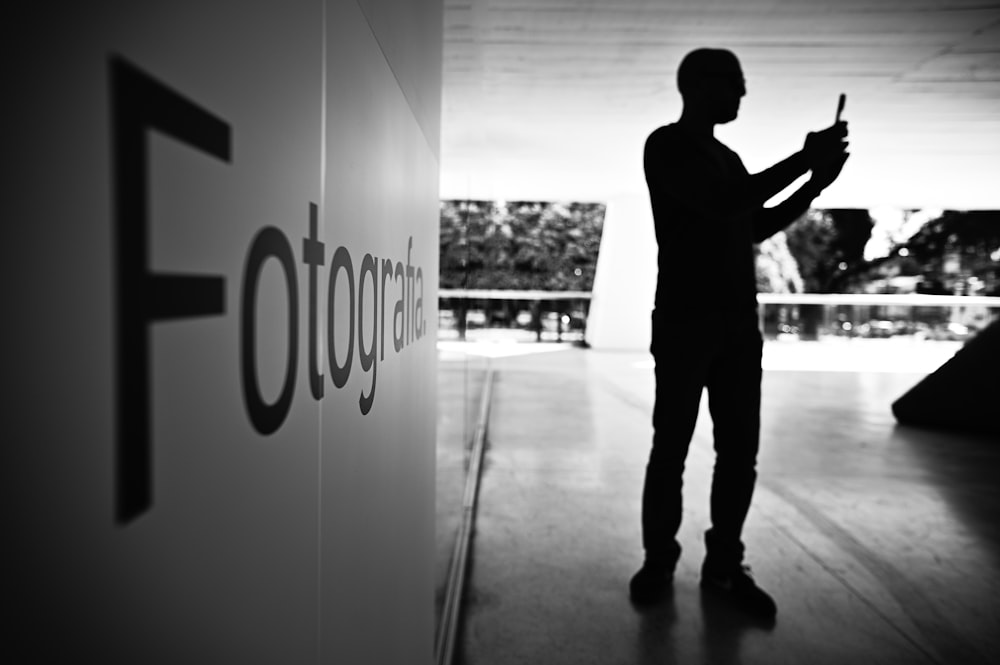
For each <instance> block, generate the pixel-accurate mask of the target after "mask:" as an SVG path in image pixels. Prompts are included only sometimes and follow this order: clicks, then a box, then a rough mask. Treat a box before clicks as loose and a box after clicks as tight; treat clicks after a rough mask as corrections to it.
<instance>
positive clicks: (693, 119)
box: [677, 110, 715, 138]
mask: <svg viewBox="0 0 1000 665" xmlns="http://www.w3.org/2000/svg"><path fill="white" fill-rule="evenodd" d="M677 124H679V125H680V126H681V127H683V128H684V129H686V130H687V131H689V132H691V133H692V134H695V135H697V136H702V137H705V138H714V137H715V123H714V122H711V121H708V120H705V118H704V117H698V116H696V115H694V114H693V113H691V112H689V111H687V110H685V111H684V112H683V113H681V117H680V119H679V120H678V121H677Z"/></svg>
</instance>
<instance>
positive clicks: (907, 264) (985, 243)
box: [889, 210, 1000, 295]
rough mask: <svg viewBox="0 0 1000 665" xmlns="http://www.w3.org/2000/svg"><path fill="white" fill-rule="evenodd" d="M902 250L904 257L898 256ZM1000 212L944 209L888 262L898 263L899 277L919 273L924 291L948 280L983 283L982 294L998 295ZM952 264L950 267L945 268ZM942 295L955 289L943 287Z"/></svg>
mask: <svg viewBox="0 0 1000 665" xmlns="http://www.w3.org/2000/svg"><path fill="white" fill-rule="evenodd" d="M904 247H905V249H906V256H905V257H904V256H901V255H900V250H901V249H903V248H904ZM998 255H1000V211H997V210H974V211H967V212H958V211H955V210H947V211H945V212H944V213H943V214H942V215H941V216H940V217H938V218H937V219H935V220H933V221H930V222H928V223H927V224H925V225H924V226H923V227H922V228H921V229H920V230H919V231H917V232H916V233H915V234H914V235H913V237H911V238H910V239H909V240H908V241H907V242H906V243H905V245H902V246H900V247H897V248H895V249H894V251H893V253H892V255H891V256H890V257H889V259H890V260H894V261H896V262H898V263H900V264H901V265H900V272H901V273H902V274H919V275H921V276H923V278H924V289H923V290H925V291H927V292H937V291H936V290H935V287H934V285H937V286H939V287H944V285H945V284H946V283H947V282H948V281H949V278H950V277H952V276H954V277H960V278H961V279H963V280H967V279H968V278H969V277H976V278H978V279H980V280H982V281H983V283H984V284H985V289H984V293H983V295H1000V262H998V260H997V258H996V257H997V256H998ZM948 263H951V265H950V266H948V265H946V264H948ZM940 292H942V293H954V292H955V291H954V287H949V288H942V290H941V291H940Z"/></svg>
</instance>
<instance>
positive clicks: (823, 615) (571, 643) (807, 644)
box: [458, 348, 1000, 665]
mask: <svg viewBox="0 0 1000 665" xmlns="http://www.w3.org/2000/svg"><path fill="white" fill-rule="evenodd" d="M495 355H496V357H494V358H493V359H492V361H491V362H492V363H493V367H494V368H495V369H496V372H497V373H496V379H495V381H496V383H495V388H494V399H493V407H492V413H491V417H490V427H489V436H488V446H489V447H488V449H487V452H486V459H485V467H484V468H485V470H484V474H483V479H482V487H481V491H480V506H479V513H478V519H477V524H476V531H475V538H474V541H473V553H472V557H473V558H472V562H471V569H470V578H469V587H468V589H467V595H466V604H465V614H464V625H463V629H462V634H461V636H460V637H461V642H460V653H459V659H458V660H459V662H461V663H464V664H465V665H510V664H514V663H544V664H546V665H556V664H559V663H566V664H573V665H585V664H589V663H594V664H601V665H609V664H615V663H621V664H636V663H637V664H644V663H743V664H745V665H751V664H754V663H761V664H765V663H766V664H767V665H777V664H781V663H788V664H790V665H791V664H796V665H798V664H801V663H809V665H819V664H821V663H830V664H831V665H833V664H841V663H852V662H855V663H865V664H867V663H886V664H894V663H899V664H901V665H902V664H904V663H905V664H911V663H941V664H944V663H988V662H997V660H998V658H1000V616H998V610H997V608H998V605H997V601H996V599H997V598H998V597H1000V528H998V526H997V525H998V524H1000V489H998V487H997V484H996V481H995V478H997V477H998V476H997V472H998V470H1000V446H997V445H995V444H992V443H991V442H984V441H982V440H979V441H976V440H973V439H967V438H964V437H956V436H952V435H942V434H939V433H928V432H923V431H918V430H907V429H902V428H896V427H895V423H894V421H893V419H892V415H891V413H890V412H889V404H890V403H891V402H892V400H893V399H895V398H896V397H897V396H899V395H900V394H902V393H903V392H905V390H906V389H908V388H909V387H910V386H911V385H913V384H914V383H916V382H917V381H918V380H919V378H920V376H921V375H919V374H916V375H915V374H900V373H893V372H890V371H884V372H867V373H860V372H845V371H840V372H824V371H812V372H801V371H778V370H770V371H766V372H765V376H764V406H763V414H762V416H763V424H762V452H761V456H760V460H759V465H758V469H759V472H760V481H759V483H758V487H757V493H756V496H755V499H754V505H753V507H752V508H751V513H750V517H749V519H748V522H747V526H746V530H745V534H744V535H745V541H746V543H747V551H748V562H749V563H751V564H752V565H753V568H754V572H755V576H756V577H757V579H758V581H759V583H760V584H761V585H762V586H763V587H764V588H766V589H768V590H769V591H770V592H772V594H773V595H774V596H775V599H776V601H777V603H778V608H779V609H778V620H777V625H776V626H775V627H774V628H773V629H771V630H766V629H761V628H758V627H755V626H754V625H753V624H752V623H749V622H747V621H745V620H744V619H743V617H742V616H741V615H740V614H739V613H738V612H736V611H733V610H731V609H730V608H728V607H726V606H720V605H719V604H718V603H713V602H710V601H711V599H708V598H704V599H703V598H702V596H701V594H700V592H699V589H698V571H699V566H700V564H701V558H702V556H703V554H704V546H703V544H702V538H701V534H702V531H703V530H704V529H705V528H706V527H707V526H708V520H707V514H708V489H707V488H708V482H709V478H710V474H711V466H712V463H713V453H712V451H711V422H710V420H709V418H708V417H707V412H704V411H703V414H702V416H701V418H700V420H699V424H698V428H697V430H696V433H695V438H694V441H693V442H692V446H691V453H690V455H689V458H688V469H687V472H686V475H685V502H686V505H685V516H684V524H683V526H682V530H681V533H680V536H679V537H680V540H681V543H682V545H683V547H684V553H683V555H682V558H681V561H680V564H679V568H678V571H677V574H676V580H675V585H674V587H675V590H674V595H673V598H672V599H671V600H670V601H668V602H667V603H665V605H664V606H662V607H660V608H657V609H656V610H653V611H647V612H639V611H637V610H636V609H634V608H633V607H632V605H631V604H630V603H629V600H628V595H627V583H628V579H629V577H630V576H631V574H632V573H633V572H634V571H635V569H636V568H637V567H638V566H639V564H640V563H641V557H642V552H641V546H640V532H639V497H640V493H641V489H642V488H641V483H642V474H643V469H644V466H645V461H646V456H647V454H648V449H649V443H650V438H651V426H650V422H649V421H650V413H651V409H652V399H653V376H652V368H651V363H650V362H649V357H648V355H646V354H629V353H606V352H596V351H593V350H589V351H587V350H581V349H575V348H561V349H559V350H558V351H552V352H547V353H538V354H532V355H527V356H517V355H515V356H510V355H505V354H502V353H499V354H495ZM703 408H704V403H703Z"/></svg>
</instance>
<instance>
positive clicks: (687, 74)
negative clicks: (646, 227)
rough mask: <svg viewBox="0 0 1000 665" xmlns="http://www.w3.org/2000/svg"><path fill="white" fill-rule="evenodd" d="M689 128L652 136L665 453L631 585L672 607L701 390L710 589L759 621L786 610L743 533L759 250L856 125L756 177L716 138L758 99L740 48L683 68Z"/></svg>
mask: <svg viewBox="0 0 1000 665" xmlns="http://www.w3.org/2000/svg"><path fill="white" fill-rule="evenodd" d="M677 84H678V88H679V89H680V93H681V97H682V98H683V111H682V113H681V117H680V119H679V120H678V121H677V122H676V123H673V124H670V125H666V126H664V127H660V128H659V129H657V130H655V131H654V132H653V133H652V134H650V136H649V138H648V139H647V140H646V148H645V170H646V182H647V184H648V186H649V195H650V201H651V204H652V209H653V219H654V224H655V226H656V238H657V243H658V245H659V277H658V280H657V289H656V306H655V309H654V310H653V317H652V318H653V321H652V326H653V336H652V344H651V347H650V350H651V352H652V354H653V357H654V358H655V360H656V404H655V407H654V409H653V427H654V435H653V446H652V451H651V453H650V456H649V463H648V465H647V467H646V479H645V486H644V489H643V497H642V537H643V546H644V548H645V562H644V563H643V566H642V568H641V569H640V570H639V572H637V573H636V574H635V576H634V577H633V578H632V581H631V584H630V592H631V597H632V600H633V602H634V603H635V604H636V605H640V606H641V605H647V604H651V603H655V602H656V601H658V600H660V599H662V598H663V597H664V595H665V593H666V591H667V590H668V589H669V587H670V584H671V582H672V579H673V571H674V567H675V565H676V563H677V559H678V557H679V556H680V551H681V547H680V544H679V543H678V542H677V540H676V535H677V531H678V528H679V527H680V522H681V484H682V474H683V471H684V460H685V458H686V456H687V452H688V445H689V443H690V441H691V436H692V434H693V432H694V426H695V420H696V418H697V416H698V405H699V402H700V399H701V393H702V390H703V389H705V388H707V389H708V405H709V411H710V413H711V416H712V421H713V424H714V439H715V452H716V461H715V469H714V475H713V478H712V490H711V506H710V508H711V521H712V524H711V528H710V529H709V530H708V531H707V532H706V533H705V544H706V552H707V553H706V557H705V561H704V564H703V566H702V577H701V585H702V588H703V589H706V590H711V591H717V592H719V593H720V594H722V595H723V596H724V597H727V598H730V599H731V600H732V601H733V602H734V603H735V604H736V605H738V606H740V607H742V608H743V609H745V610H747V611H749V612H750V613H752V614H753V615H755V616H758V617H761V618H773V617H774V615H775V613H776V611H777V610H776V606H775V603H774V601H773V600H772V599H771V597H770V596H769V595H768V594H767V593H766V592H764V591H763V590H761V589H760V588H759V587H757V585H756V584H755V582H754V580H753V578H752V577H751V575H750V570H749V567H748V566H745V565H744V564H743V549H744V548H743V543H742V541H741V533H742V530H743V522H744V520H745V518H746V515H747V511H748V509H749V507H750V499H751V496H752V495H753V489H754V483H755V481H756V477H757V473H756V458H757V449H758V442H759V429H760V380H761V366H760V360H761V348H762V338H761V334H760V331H759V329H758V325H757V295H756V280H755V270H754V254H753V244H754V243H757V242H760V241H762V240H764V239H765V238H767V237H769V236H771V235H772V234H774V233H776V232H778V231H779V230H781V229H783V228H784V227H785V226H787V225H788V224H790V223H791V222H792V221H794V220H795V219H797V218H798V217H799V216H800V215H801V214H802V213H804V212H805V211H806V210H807V209H808V207H809V205H810V203H811V202H812V200H813V199H814V198H815V197H816V196H817V195H818V194H819V193H820V192H821V191H822V190H823V189H824V188H826V187H827V186H828V185H830V184H831V183H832V182H833V181H834V180H835V179H836V178H837V176H838V175H839V174H840V171H841V168H842V167H843V165H844V162H845V161H846V159H847V157H848V153H847V152H846V147H847V143H846V141H845V138H846V136H847V124H846V123H845V122H843V121H841V120H840V118H839V116H840V110H841V108H842V105H843V97H842V98H841V105H840V107H838V111H837V120H836V122H835V123H834V124H833V125H832V126H831V127H829V128H827V129H824V130H822V131H820V132H810V133H809V134H808V135H807V137H806V140H805V144H804V146H803V148H802V150H800V151H799V152H796V153H795V154H794V155H791V156H790V157H788V158H786V159H784V160H782V161H781V162H778V163H777V164H775V165H774V166H772V167H770V168H768V169H766V170H764V171H762V172H760V173H756V174H752V175H751V174H749V173H748V172H747V170H746V168H745V167H744V166H743V162H742V161H740V158H739V157H738V156H737V154H736V153H735V152H733V151H732V150H730V149H729V148H727V147H726V146H725V145H723V144H722V143H720V142H719V141H718V140H716V139H715V137H714V136H713V132H714V129H715V125H718V124H723V123H727V122H730V121H732V120H734V119H736V116H737V113H738V111H739V107H740V99H741V98H742V97H743V96H744V95H745V94H746V87H745V82H744V79H743V72H742V70H741V68H740V63H739V60H737V58H736V56H735V55H734V54H733V53H731V52H730V51H726V50H720V49H697V50H695V51H692V52H691V53H689V54H688V55H687V56H685V57H684V59H683V61H682V62H681V64H680V67H679V69H678V72H677ZM807 171H811V176H810V178H809V179H808V181H807V182H806V183H805V184H804V185H803V186H802V187H801V188H799V189H798V190H797V191H795V192H794V193H793V194H792V195H791V196H789V197H788V199H787V200H785V201H783V202H782V203H780V204H778V205H776V206H774V207H771V208H765V207H764V203H765V202H766V201H768V200H769V199H770V198H771V197H773V196H774V195H776V194H778V193H779V192H781V191H782V190H784V189H785V188H786V187H788V186H789V185H790V184H791V183H792V182H794V181H795V180H796V179H797V178H798V177H799V176H801V175H803V174H805V173H806V172H807Z"/></svg>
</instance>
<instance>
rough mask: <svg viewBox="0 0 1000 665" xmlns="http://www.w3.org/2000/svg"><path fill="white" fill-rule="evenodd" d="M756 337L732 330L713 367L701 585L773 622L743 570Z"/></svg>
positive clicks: (756, 388) (753, 460) (755, 407)
mask: <svg viewBox="0 0 1000 665" xmlns="http://www.w3.org/2000/svg"><path fill="white" fill-rule="evenodd" d="M761 349H762V340H761V337H760V333H759V332H758V331H757V330H756V328H753V329H747V330H744V331H734V333H733V336H732V337H731V338H730V339H729V343H728V344H726V346H725V349H724V351H723V352H722V353H720V355H719V356H718V357H717V358H716V359H715V362H713V364H712V367H711V369H710V370H709V377H708V384H707V387H708V405H709V412H710V413H711V414H712V423H713V425H714V438H715V454H716V457H715V470H714V473H713V475H712V496H711V516H712V528H711V529H710V530H709V531H708V532H706V534H705V546H706V556H705V564H704V566H703V567H702V584H703V585H704V586H706V587H707V588H712V589H717V590H722V591H724V592H726V593H727V594H728V595H730V596H731V597H732V598H733V599H734V600H736V601H737V602H738V603H739V604H741V605H743V606H744V607H745V608H746V609H748V610H750V611H751V612H753V613H755V614H758V615H761V616H764V617H772V616H774V613H775V611H776V608H775V606H774V601H773V600H772V599H771V598H770V596H768V595H767V594H766V593H765V592H764V591H762V590H761V589H759V588H758V587H757V586H756V584H755V583H754V581H753V578H752V577H750V575H749V569H748V568H747V567H745V566H743V542H742V540H741V537H742V533H743V523H744V521H745V520H746V516H747V512H748V510H749V508H750V500H751V498H752V497H753V490H754V484H755V483H756V480H757V451H758V448H759V441H760V381H761V368H760V361H761Z"/></svg>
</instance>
